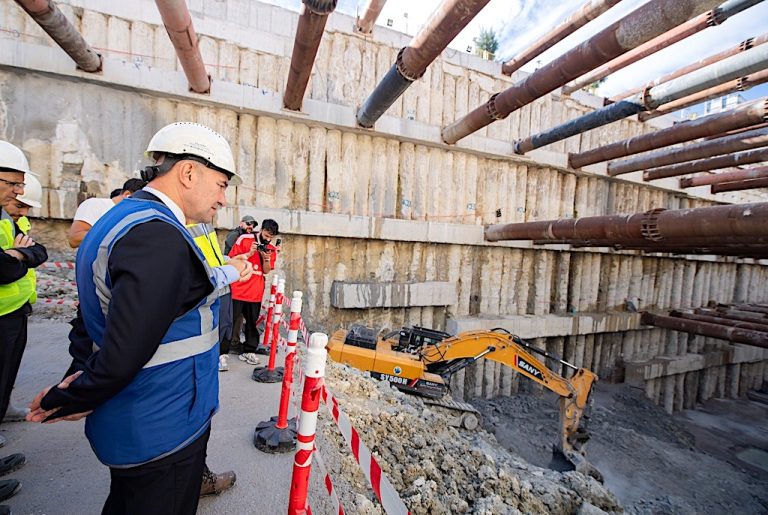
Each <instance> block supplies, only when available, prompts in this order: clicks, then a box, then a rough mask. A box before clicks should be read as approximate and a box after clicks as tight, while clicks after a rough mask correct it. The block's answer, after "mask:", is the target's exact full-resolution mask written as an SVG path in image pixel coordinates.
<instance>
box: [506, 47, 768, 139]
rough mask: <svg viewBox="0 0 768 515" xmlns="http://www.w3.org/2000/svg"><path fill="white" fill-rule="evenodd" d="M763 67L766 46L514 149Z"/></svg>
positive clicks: (766, 63) (767, 59)
mask: <svg viewBox="0 0 768 515" xmlns="http://www.w3.org/2000/svg"><path fill="white" fill-rule="evenodd" d="M766 67H768V46H763V47H758V48H753V49H751V50H748V51H747V52H744V53H741V54H739V55H735V56H733V57H729V58H728V59H726V60H724V61H721V62H719V63H715V64H712V65H710V66H708V67H706V68H704V69H701V70H698V71H695V72H693V73H690V74H688V75H685V76H683V77H680V78H679V79H675V80H673V81H670V82H665V83H664V84H661V85H659V86H656V87H654V88H651V89H650V90H647V91H645V92H643V94H642V95H637V96H635V97H633V98H631V99H629V100H621V101H619V102H616V103H615V104H610V105H608V106H605V107H602V108H600V109H597V110H595V111H592V112H591V113H587V114H585V115H582V116H579V117H578V118H575V119H573V120H570V121H568V122H565V123H563V124H561V125H558V126H556V127H553V128H551V129H548V130H546V131H544V132H541V133H539V134H534V135H532V136H529V137H527V138H525V139H522V140H518V141H516V142H515V146H514V149H515V152H516V153H518V154H524V153H526V152H528V151H530V150H533V149H535V148H539V147H543V146H545V145H549V144H550V143H554V142H555V141H560V140H563V139H565V138H568V137H570V136H574V135H576V134H580V133H583V132H586V131H588V130H591V129H594V128H596V127H601V126H603V125H607V124H609V123H612V122H615V121H617V120H621V119H623V118H626V117H628V116H631V115H633V114H636V113H640V112H641V111H644V110H648V109H655V108H656V107H658V106H660V105H662V104H667V103H669V102H672V101H674V100H676V99H678V98H682V97H685V96H688V95H690V94H691V93H692V92H695V91H699V90H702V89H707V88H710V87H712V86H713V85H716V84H720V83H721V82H725V81H729V80H733V79H738V78H739V77H743V76H744V75H745V74H747V73H751V72H753V71H755V70H760V69H762V68H766Z"/></svg>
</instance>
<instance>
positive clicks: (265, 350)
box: [256, 347, 269, 356]
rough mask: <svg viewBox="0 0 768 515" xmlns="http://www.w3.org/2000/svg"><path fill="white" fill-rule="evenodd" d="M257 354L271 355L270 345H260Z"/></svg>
mask: <svg viewBox="0 0 768 515" xmlns="http://www.w3.org/2000/svg"><path fill="white" fill-rule="evenodd" d="M256 354H261V355H262V356H269V347H258V348H257V349H256Z"/></svg>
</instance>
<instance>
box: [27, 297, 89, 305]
mask: <svg viewBox="0 0 768 515" xmlns="http://www.w3.org/2000/svg"><path fill="white" fill-rule="evenodd" d="M35 304H45V305H55V306H72V307H77V306H79V305H80V302H78V301H76V300H70V299H49V298H46V297H38V298H37V301H36V302H35Z"/></svg>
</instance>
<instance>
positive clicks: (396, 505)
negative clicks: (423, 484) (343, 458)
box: [322, 386, 411, 515]
mask: <svg viewBox="0 0 768 515" xmlns="http://www.w3.org/2000/svg"><path fill="white" fill-rule="evenodd" d="M322 396H323V401H325V405H326V406H327V407H328V411H329V412H330V413H331V416H332V417H333V420H334V421H335V422H336V425H337V426H338V427H339V431H341V434H342V436H344V439H345V440H346V441H347V445H349V447H350V449H352V455H353V456H354V457H355V460H356V461H357V463H358V465H360V469H361V470H362V471H363V475H364V476H365V478H366V479H367V480H368V483H369V484H370V485H371V488H373V492H374V493H375V494H376V497H377V498H378V499H379V501H380V502H381V506H382V507H383V508H384V511H385V512H386V513H387V515H394V514H397V515H410V513H411V512H410V511H408V508H406V507H405V503H403V501H402V499H400V495H398V493H397V490H395V488H394V487H393V486H392V483H390V482H389V479H387V476H385V475H384V473H383V472H382V470H381V466H380V465H379V463H378V462H377V461H376V458H375V457H374V456H373V454H372V453H371V451H370V450H369V449H368V447H366V446H365V444H364V443H363V442H362V441H361V440H360V434H359V433H358V432H357V430H356V429H355V428H354V427H352V422H350V420H349V417H348V416H347V415H346V414H345V413H344V412H343V411H341V408H339V402H338V401H337V400H336V398H335V397H334V396H333V394H331V392H329V391H328V388H327V387H325V386H323V389H322Z"/></svg>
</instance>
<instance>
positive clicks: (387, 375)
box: [328, 325, 603, 482]
mask: <svg viewBox="0 0 768 515" xmlns="http://www.w3.org/2000/svg"><path fill="white" fill-rule="evenodd" d="M534 354H538V355H540V356H543V357H544V358H548V359H552V360H555V361H557V362H558V363H560V364H562V365H564V366H566V367H568V368H570V369H572V370H574V373H573V375H572V376H571V377H570V378H567V379H566V378H565V377H562V376H561V375H559V374H557V373H555V372H553V371H552V370H550V369H549V368H547V367H546V366H545V365H544V363H542V362H541V361H539V360H538V359H537V358H536V357H534ZM328 355H329V356H330V357H331V359H333V360H334V361H336V362H338V363H341V364H344V365H349V366H352V367H354V368H357V369H359V370H363V371H367V372H369V373H370V375H371V376H372V377H374V378H376V379H380V380H383V381H388V382H389V383H390V384H391V385H392V386H395V387H396V388H398V389H399V390H401V391H403V392H405V393H410V394H414V395H419V396H421V397H423V398H424V401H425V402H426V403H427V404H432V405H436V406H439V407H441V408H445V409H447V410H450V411H451V412H453V413H455V414H456V415H455V417H454V418H453V421H452V425H455V426H459V427H464V428H465V429H470V430H471V429H475V428H476V427H477V426H478V425H479V423H480V420H479V417H480V413H479V412H478V411H477V410H476V409H475V408H474V407H473V406H472V405H471V404H468V403H462V402H457V401H454V400H452V399H451V397H450V396H449V395H447V393H448V390H449V384H450V380H451V376H452V375H453V374H455V373H456V372H458V371H459V370H462V369H463V368H466V367H467V366H469V365H471V364H472V363H474V362H476V361H477V360H478V359H480V358H485V359H490V360H493V361H496V362H498V363H501V364H503V365H507V366H508V367H511V368H512V369H513V370H515V371H516V372H518V373H519V374H521V375H523V376H525V377H527V378H528V379H531V380H532V381H535V382H537V383H539V384H540V385H542V386H544V387H545V388H547V389H549V390H551V391H553V392H555V393H556V394H558V395H559V396H560V436H559V440H558V442H556V443H555V444H554V445H553V451H555V453H556V455H559V456H560V457H562V458H564V459H565V464H566V470H567V469H570V470H577V471H579V472H581V473H583V474H585V475H589V476H592V477H594V478H595V479H597V480H598V481H600V482H602V480H603V478H602V475H601V474H600V472H599V471H598V470H597V469H596V468H595V467H594V466H592V465H591V464H590V463H589V462H588V461H587V459H586V443H587V440H589V433H588V432H587V430H586V419H588V418H589V409H590V407H591V399H590V395H591V393H592V386H593V385H594V384H595V383H596V382H597V375H595V374H594V373H593V372H591V371H589V370H586V369H584V368H578V367H576V366H574V365H572V364H570V363H568V362H566V361H564V360H562V359H561V358H559V357H558V356H555V355H553V354H551V353H548V352H546V351H544V350H541V349H538V348H536V347H534V346H532V345H531V344H530V343H528V342H526V341H525V340H523V339H522V338H520V337H518V336H517V335H514V334H512V333H510V332H509V331H507V330H505V329H503V328H496V329H492V330H490V331H484V330H478V331H467V332H462V333H459V334H457V335H454V336H451V335H450V334H448V333H444V332H442V331H436V330H433V329H428V328H424V327H418V326H414V327H405V328H403V329H400V330H397V331H392V332H390V333H388V334H385V335H384V336H382V337H381V338H377V334H376V331H375V330H374V329H371V328H368V327H364V326H361V325H353V326H351V327H350V328H349V330H344V329H341V330H338V331H336V332H335V333H334V334H333V335H332V336H331V338H330V340H329V341H328ZM556 461H557V460H556ZM560 463H562V460H560ZM561 470H562V468H561Z"/></svg>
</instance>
